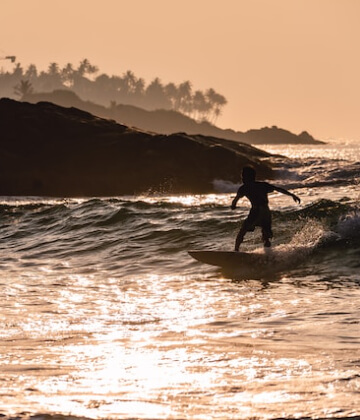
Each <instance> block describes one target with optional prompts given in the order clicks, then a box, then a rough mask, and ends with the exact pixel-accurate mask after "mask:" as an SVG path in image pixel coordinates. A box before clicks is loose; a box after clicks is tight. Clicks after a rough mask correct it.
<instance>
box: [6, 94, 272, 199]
mask: <svg viewBox="0 0 360 420" xmlns="http://www.w3.org/2000/svg"><path fill="white" fill-rule="evenodd" d="M0 126H1V135H0V195H3V196H4V195H21V196H24V195H27V196H29V195H36V196H56V197H76V196H87V197H89V196H118V195H127V194H140V193H148V192H153V193H208V192H213V191H214V185H213V181H214V180H216V179H221V180H226V181H231V182H239V173H240V169H241V167H242V166H243V165H247V164H251V165H252V166H254V167H255V168H256V170H257V172H258V175H259V178H260V179H261V178H272V175H273V172H272V169H271V165H270V163H269V159H268V158H269V157H270V155H269V154H268V153H266V152H264V151H261V150H259V149H257V148H255V147H252V146H250V145H248V144H244V143H239V142H234V141H229V140H224V139H220V138H216V137H212V136H204V135H189V134H184V133H177V134H171V135H165V134H153V133H149V132H144V131H141V130H136V129H132V128H129V127H127V126H125V125H122V124H119V123H117V122H115V121H113V120H109V119H104V118H100V117H96V116H94V115H92V114H90V113H88V112H85V111H83V110H79V109H77V108H66V107H62V106H59V105H55V104H53V103H48V102H40V103H37V104H31V103H27V102H18V101H15V100H11V99H6V98H3V99H1V100H0Z"/></svg>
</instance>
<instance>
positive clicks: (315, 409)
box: [0, 142, 360, 420]
mask: <svg viewBox="0 0 360 420" xmlns="http://www.w3.org/2000/svg"><path fill="white" fill-rule="evenodd" d="M260 148H263V149H265V150H267V151H270V152H272V153H276V154H279V155H282V156H287V157H289V158H291V160H290V161H287V160H285V159H284V158H283V157H281V156H277V157H274V158H273V161H274V164H275V166H276V168H277V169H276V170H277V180H275V181H271V182H273V183H274V184H276V185H278V186H282V187H285V188H288V189H290V190H291V191H292V192H294V193H295V194H297V195H298V196H299V197H300V198H301V200H302V202H301V204H300V205H298V204H296V203H294V202H293V200H292V199H291V198H290V197H288V196H285V195H281V194H278V193H276V194H271V195H270V207H271V209H272V211H273V231H274V240H273V248H272V249H271V250H268V251H266V252H268V253H270V255H271V253H273V255H275V257H276V258H274V260H273V261H274V262H273V264H271V267H269V269H268V270H265V271H264V270H260V268H259V269H258V267H251V268H252V270H251V273H250V274H249V273H244V272H242V270H239V272H236V273H223V272H222V271H221V270H220V269H219V268H217V267H214V266H209V265H204V264H201V263H199V262H197V261H195V260H193V259H192V258H191V257H190V256H189V255H188V254H187V251H188V250H190V249H211V250H217V249H219V250H232V249H233V247H234V241H235V236H236V233H237V230H238V228H239V223H240V221H241V220H242V219H243V218H244V217H245V216H246V214H247V212H248V210H249V205H248V203H247V201H246V199H243V200H241V201H239V203H238V207H237V209H236V210H235V211H232V210H231V209H230V204H231V200H232V197H234V192H235V191H236V189H237V187H238V186H237V185H232V184H229V183H227V182H224V181H222V180H216V181H215V184H216V186H217V188H218V193H216V194H207V195H188V196H167V195H161V194H156V193H154V192H152V193H151V194H150V193H149V194H144V195H141V196H131V197H130V196H129V197H109V198H96V197H94V198H72V199H63V198H61V197H58V198H56V197H55V198H40V197H0V270H1V271H0V272H1V278H0V296H1V299H0V314H1V318H0V323H1V328H0V366H1V375H0V417H2V418H4V420H8V419H14V418H16V419H17V420H22V419H29V418H31V419H47V420H51V419H64V420H65V419H75V418H82V419H83V418H87V419H255V418H259V419H279V418H286V419H291V418H305V417H306V418H311V419H317V418H347V417H355V416H360V324H359V323H360V273H359V269H360V259H359V256H360V209H359V199H360V190H359V182H360V163H359V162H360V145H358V144H356V143H347V144H346V143H342V144H340V143H336V142H331V143H329V144H326V145H315V146H304V145H294V146H285V145H284V146H266V145H265V146H260ZM239 172H240V168H239ZM260 235H261V234H260V232H259V231H258V230H256V231H255V232H254V233H249V234H248V235H247V236H246V240H245V242H244V243H243V245H242V249H243V250H247V251H253V252H258V253H264V252H265V251H264V250H263V249H262V247H261V237H260Z"/></svg>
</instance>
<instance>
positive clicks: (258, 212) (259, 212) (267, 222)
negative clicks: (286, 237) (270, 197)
mask: <svg viewBox="0 0 360 420" xmlns="http://www.w3.org/2000/svg"><path fill="white" fill-rule="evenodd" d="M256 226H260V227H261V231H262V236H263V239H264V240H266V239H270V238H272V237H273V233H272V230H271V212H270V209H269V207H264V206H259V207H252V208H251V210H250V213H249V215H248V217H247V218H246V219H245V220H244V222H243V224H242V229H244V230H245V231H246V232H254V230H255V227H256Z"/></svg>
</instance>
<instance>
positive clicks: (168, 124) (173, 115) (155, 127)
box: [26, 90, 323, 144]
mask: <svg viewBox="0 0 360 420" xmlns="http://www.w3.org/2000/svg"><path fill="white" fill-rule="evenodd" d="M26 100H27V101H29V102H32V103H37V102H39V101H47V102H53V103H55V104H57V105H61V106H66V107H76V108H79V109H82V110H84V111H87V112H91V113H92V114H94V115H97V116H100V117H104V118H112V119H114V120H116V121H117V122H119V123H121V124H125V125H127V126H129V127H136V128H138V129H141V130H145V131H152V132H154V133H158V134H172V133H176V132H184V133H187V134H202V135H205V136H212V137H220V138H223V139H227V140H234V141H238V142H242V143H248V144H318V143H323V142H321V141H319V140H315V139H314V137H312V136H311V135H310V134H308V133H307V132H306V131H304V132H302V133H301V134H299V135H297V134H294V133H291V132H290V131H288V130H284V129H282V128H278V127H276V126H272V127H264V128H260V129H257V130H249V131H246V132H241V131H235V130H231V129H226V130H224V129H221V128H219V127H216V126H215V125H213V124H210V123H209V122H206V121H204V122H197V121H195V120H193V119H192V118H189V117H187V116H186V115H183V114H181V113H180V112H176V111H170V110H157V111H147V110H145V109H142V108H138V107H136V106H132V105H122V104H119V105H114V106H112V107H110V108H106V107H104V106H102V105H98V104H95V103H93V102H89V101H83V100H81V99H80V98H79V97H78V96H77V95H76V94H75V93H74V92H72V91H71V90H56V91H54V92H49V93H33V94H30V95H27V97H26Z"/></svg>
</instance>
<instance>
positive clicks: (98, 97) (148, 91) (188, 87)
mask: <svg viewBox="0 0 360 420" xmlns="http://www.w3.org/2000/svg"><path fill="white" fill-rule="evenodd" d="M98 73H99V69H98V67H97V66H94V65H92V64H91V63H90V62H89V60H87V59H84V60H82V61H81V62H80V63H79V65H78V66H73V65H72V64H71V63H68V64H66V65H65V66H64V67H62V68H61V67H60V66H59V65H58V64H57V63H50V64H49V66H48V68H47V70H46V71H40V72H39V71H38V69H37V67H36V66H35V65H34V64H31V65H29V66H28V67H27V68H26V69H24V68H23V67H22V66H21V64H19V63H17V64H16V65H15V67H14V69H13V71H12V72H4V71H3V70H2V69H1V71H0V96H8V97H13V96H14V95H16V96H17V97H20V99H21V100H26V96H27V95H29V94H31V93H35V92H38V93H39V92H52V91H54V90H59V89H67V90H71V91H73V92H75V93H76V94H77V95H78V96H79V97H80V98H81V99H83V100H87V101H92V102H96V103H99V104H101V105H104V106H108V107H110V108H113V107H116V105H118V104H126V105H134V106H137V107H140V108H144V109H147V110H156V109H166V110H174V111H178V112H181V113H183V114H185V115H188V116H190V117H192V118H194V119H196V120H197V121H209V122H212V123H214V122H215V121H216V119H217V118H218V117H219V115H221V112H222V109H223V107H224V106H225V105H226V104H227V100H226V98H225V97H224V96H223V95H221V94H219V93H217V92H216V91H215V90H214V89H212V88H210V89H207V90H206V91H201V90H195V91H194V90H193V86H192V84H191V82H189V81H185V82H183V83H180V84H175V83H167V84H163V83H162V82H161V80H160V79H159V78H158V77H157V78H155V79H154V80H152V81H151V82H150V83H148V84H146V82H145V80H144V79H143V78H141V77H137V76H136V75H135V74H134V73H133V72H132V71H127V72H125V73H124V74H123V75H122V76H114V75H113V76H109V75H107V74H105V73H102V74H98Z"/></svg>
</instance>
